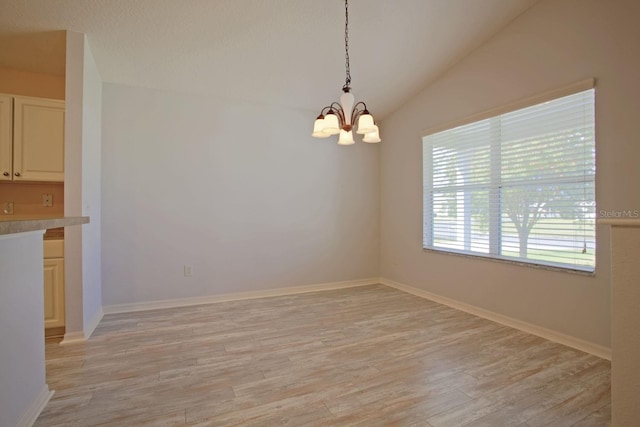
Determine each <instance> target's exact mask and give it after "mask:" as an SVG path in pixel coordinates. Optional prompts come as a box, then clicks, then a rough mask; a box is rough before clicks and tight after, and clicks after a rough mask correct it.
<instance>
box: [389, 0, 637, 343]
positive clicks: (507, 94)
mask: <svg viewBox="0 0 640 427" xmlns="http://www.w3.org/2000/svg"><path fill="white" fill-rule="evenodd" d="M638 16H640V2H637V1H631V0H615V1H606V2H605V1H599V0H542V1H540V2H539V3H537V4H536V5H535V6H533V7H532V8H531V9H529V10H528V11H527V12H525V13H524V14H523V15H521V16H520V17H518V18H517V19H516V20H515V21H513V22H512V23H511V24H510V25H509V26H508V27H507V28H505V29H504V30H503V31H501V32H499V33H498V34H497V35H496V36H494V37H493V38H492V39H491V40H490V41H489V42H488V43H486V44H485V45H483V46H482V47H481V48H479V49H477V50H476V51H474V52H473V53H472V54H471V55H469V56H467V57H466V58H464V59H463V60H462V61H461V62H459V63H458V64H457V65H456V66H454V67H453V68H451V69H450V70H449V71H448V72H446V73H445V74H444V75H443V76H441V78H439V79H438V80H437V81H436V82H435V83H433V84H431V85H430V86H429V87H427V88H426V89H425V90H423V91H422V92H420V93H419V94H417V95H416V97H415V98H414V99H412V100H410V101H408V102H407V103H406V104H405V105H404V106H403V108H402V109H401V110H399V111H397V112H395V113H394V114H393V115H392V116H391V117H389V118H388V119H387V120H385V121H384V123H383V127H384V136H385V142H384V144H382V145H381V149H382V151H381V206H382V208H381V274H382V276H384V277H386V278H389V279H392V280H395V281H397V282H401V283H405V284H408V285H411V286H414V287H417V288H421V289H424V290H427V291H430V292H433V293H436V294H439V295H442V296H445V297H449V298H453V299H456V300H459V301H462V302H465V303H468V304H472V305H476V306H478V307H481V308H484V309H488V310H492V311H495V312H497V313H500V314H503V315H507V316H511V317H514V318H517V319H519V320H522V321H525V322H530V323H533V324H536V325H539V326H542V327H545V328H549V329H553V330H556V331H559V332H561V333H565V334H568V335H571V336H574V337H577V338H580V339H584V340H586V341H589V342H592V343H595V344H599V345H602V346H607V347H608V346H609V344H610V307H609V306H610V295H609V292H610V287H609V282H610V273H609V268H610V262H609V254H608V250H609V233H608V230H607V229H606V228H605V227H599V228H598V230H597V233H598V235H597V238H598V249H597V268H596V275H595V277H586V276H583V275H577V274H568V273H562V272H552V271H546V270H542V269H535V268H529V267H520V266H515V265H506V264H501V263H496V262H491V261H486V260H477V259H468V258H462V257H457V256H452V255H443V254H435V253H426V252H423V250H422V241H421V238H422V169H421V167H422V165H421V158H422V154H421V136H422V132H423V131H424V130H425V129H427V128H430V127H432V126H435V125H440V124H444V123H447V122H450V121H453V120H456V119H461V118H464V117H467V116H470V115H472V114H474V113H479V112H482V111H485V110H488V109H490V108H494V107H498V106H502V105H506V104H508V103H510V102H513V101H516V100H519V99H522V98H526V97H528V96H532V95H536V94H538V93H542V92H545V91H547V90H551V89H555V88H559V87H562V86H564V85H567V84H570V83H573V82H577V81H579V80H582V79H585V78H589V77H595V78H596V79H597V82H596V85H597V89H596V91H597V92H596V93H597V94H596V138H597V142H596V144H597V178H596V198H597V205H598V206H597V209H598V211H600V210H623V209H640V190H639V187H638V186H637V185H635V183H638V182H640V168H638V167H637V164H638V159H639V158H640V146H639V145H638V141H639V140H640V122H639V121H638V111H640V84H639V83H638V70H639V68H640V55H638V40H640V27H638V25H637V22H636V20H637V17H638ZM631 183H634V184H633V185H632V184H631Z"/></svg>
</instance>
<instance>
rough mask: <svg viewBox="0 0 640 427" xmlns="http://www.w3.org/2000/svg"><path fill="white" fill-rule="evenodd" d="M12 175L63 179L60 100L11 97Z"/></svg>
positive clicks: (49, 179) (62, 127)
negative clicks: (12, 102) (12, 103)
mask: <svg viewBox="0 0 640 427" xmlns="http://www.w3.org/2000/svg"><path fill="white" fill-rule="evenodd" d="M13 179H14V180H15V181H64V101H57V100H53V99H40V98H27V97H21V96H16V97H15V98H14V105H13Z"/></svg>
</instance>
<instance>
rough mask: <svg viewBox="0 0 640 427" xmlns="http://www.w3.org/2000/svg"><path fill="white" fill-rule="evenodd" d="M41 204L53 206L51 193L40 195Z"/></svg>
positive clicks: (48, 206)
mask: <svg viewBox="0 0 640 427" xmlns="http://www.w3.org/2000/svg"><path fill="white" fill-rule="evenodd" d="M42 206H44V207H47V208H50V207H51V206H53V194H43V195H42Z"/></svg>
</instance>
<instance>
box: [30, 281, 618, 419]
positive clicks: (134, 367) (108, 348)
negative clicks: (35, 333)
mask: <svg viewBox="0 0 640 427" xmlns="http://www.w3.org/2000/svg"><path fill="white" fill-rule="evenodd" d="M46 350H47V379H48V383H49V387H51V388H52V389H55V395H54V396H53V398H52V399H51V401H50V402H49V404H48V405H47V407H46V408H45V410H44V411H43V412H42V414H41V415H40V417H39V419H38V421H37V422H36V424H35V425H36V426H38V427H44V426H47V427H51V426H76V427H77V426H82V427H85V426H103V425H104V426H236V425H238V426H295V427H298V426H367V427H368V426H391V425H396V426H414V425H415V426H426V427H429V426H432V427H441V426H447V427H450V426H487V427H504V426H521V427H534V426H545V427H549V426H583V427H586V426H605V425H609V424H610V421H609V420H610V416H611V415H610V412H611V403H610V363H609V362H608V361H605V360H602V359H599V358H597V357H595V356H591V355H588V354H585V353H582V352H580V351H577V350H573V349H571V348H568V347H564V346H562V345H559V344H555V343H552V342H549V341H546V340H544V339H542V338H538V337H536V336H533V335H529V334H526V333H523V332H520V331H517V330H514V329H511V328H508V327H505V326H501V325H499V324H496V323H493V322H490V321H487V320H484V319H481V318H478V317H475V316H472V315H469V314H466V313H463V312H460V311H457V310H454V309H452V308H449V307H446V306H443V305H440V304H436V303H433V302H430V301H428V300H424V299H421V298H419V297H416V296H413V295H410V294H406V293H403V292H400V291H398V290H395V289H392V288H389V287H386V286H382V285H374V286H364V287H358V288H351V289H344V290H336V291H326V292H315V293H308V294H299V295H292V296H283V297H272V298H263V299H254V300H245V301H233V302H224V303H217V304H210V305H201V306H194V307H184V308H176V309H163V310H154V311H146V312H138V313H127V314H118V315H107V316H105V317H104V319H103V320H102V322H101V323H100V325H99V326H98V328H97V329H96V331H95V333H94V335H93V336H92V338H91V339H90V340H89V341H88V342H87V343H84V344H78V345H69V346H60V345H58V342H57V341H55V340H49V341H48V342H47V346H46Z"/></svg>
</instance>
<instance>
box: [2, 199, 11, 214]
mask: <svg viewBox="0 0 640 427" xmlns="http://www.w3.org/2000/svg"><path fill="white" fill-rule="evenodd" d="M2 212H3V213H4V214H5V215H13V202H4V203H3V204H2Z"/></svg>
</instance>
